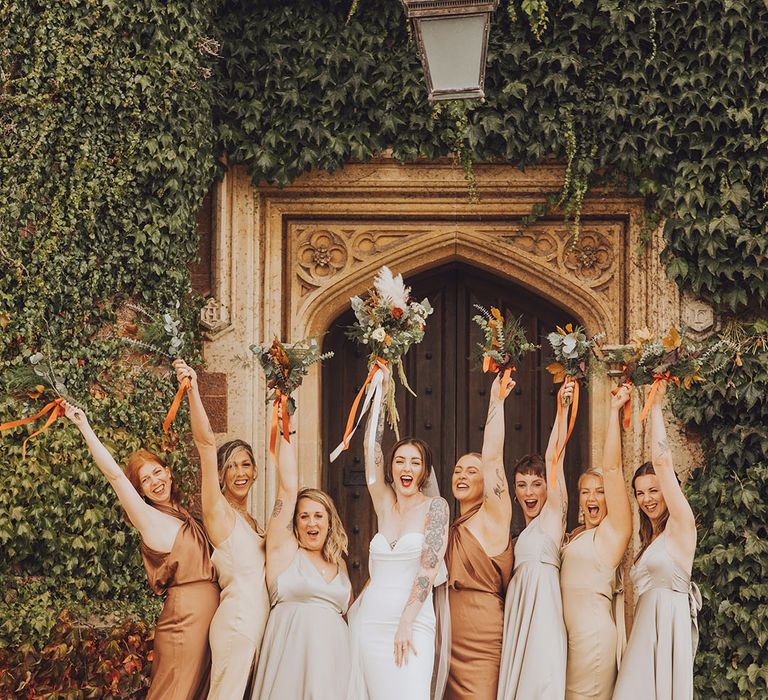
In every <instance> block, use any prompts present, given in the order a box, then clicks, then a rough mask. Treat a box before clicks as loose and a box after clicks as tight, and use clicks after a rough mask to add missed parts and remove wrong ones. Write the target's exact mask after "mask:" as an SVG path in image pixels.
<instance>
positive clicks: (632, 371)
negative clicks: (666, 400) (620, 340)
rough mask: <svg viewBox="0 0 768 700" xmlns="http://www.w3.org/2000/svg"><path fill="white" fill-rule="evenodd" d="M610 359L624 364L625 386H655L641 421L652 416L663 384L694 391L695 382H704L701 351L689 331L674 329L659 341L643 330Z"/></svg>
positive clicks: (646, 330) (608, 359) (611, 355)
mask: <svg viewBox="0 0 768 700" xmlns="http://www.w3.org/2000/svg"><path fill="white" fill-rule="evenodd" d="M606 360H607V361H609V362H620V363H621V364H622V378H623V381H624V383H626V384H634V385H636V386H643V385H646V384H651V385H652V386H651V393H650V394H649V395H648V400H647V401H646V404H645V406H644V407H643V411H642V413H641V414H640V419H641V420H645V418H646V416H647V415H648V411H649V410H650V407H651V405H652V404H653V398H654V396H655V395H656V391H657V390H658V384H659V382H662V381H669V382H672V383H673V384H674V385H675V386H678V387H683V388H684V389H690V388H691V386H693V384H694V382H702V381H704V377H702V376H701V375H700V374H699V372H700V370H701V365H702V360H703V357H702V352H701V348H700V347H698V346H697V345H696V344H694V343H692V342H691V341H690V340H689V339H688V338H687V332H686V329H685V328H683V329H682V331H680V330H678V329H677V328H675V327H674V326H672V327H671V328H670V329H669V330H668V331H667V334H666V335H665V336H663V337H662V338H660V339H658V338H655V337H654V336H653V334H652V333H651V332H650V331H649V330H648V329H647V328H642V329H640V330H639V331H635V332H634V333H633V334H632V336H631V337H630V341H629V345H626V346H624V347H622V348H620V349H619V350H617V351H616V352H614V353H612V354H610V355H608V356H607V357H606Z"/></svg>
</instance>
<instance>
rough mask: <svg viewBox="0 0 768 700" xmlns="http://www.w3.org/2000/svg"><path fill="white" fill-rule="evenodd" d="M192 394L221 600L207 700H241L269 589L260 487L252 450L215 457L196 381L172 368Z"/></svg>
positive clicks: (237, 447) (233, 444)
mask: <svg viewBox="0 0 768 700" xmlns="http://www.w3.org/2000/svg"><path fill="white" fill-rule="evenodd" d="M173 366H174V368H175V369H176V376H177V378H178V380H179V381H181V380H182V379H184V378H186V379H188V380H189V382H190V388H189V391H188V392H187V396H188V397H189V414H190V421H191V424H192V438H193V440H194V442H195V447H197V451H198V453H199V455H200V469H201V472H202V479H201V481H202V483H201V502H202V509H203V522H204V524H205V528H206V531H207V532H208V536H209V538H210V540H211V543H212V544H213V546H214V553H213V556H212V557H211V561H212V562H213V564H214V566H215V567H216V569H217V572H218V577H219V585H220V587H221V597H220V599H219V608H218V610H217V611H216V614H215V615H214V616H213V620H212V621H211V627H210V632H209V639H210V644H211V657H212V661H211V687H210V691H209V693H208V700H231V699H232V698H237V699H239V698H242V697H243V695H244V693H245V689H246V686H247V684H248V679H249V677H250V674H251V670H252V667H253V665H254V663H255V661H256V660H257V658H258V650H259V646H260V645H261V638H262V636H263V634H264V626H265V625H266V622H267V615H268V614H269V599H268V596H267V588H266V584H265V581H264V566H265V551H264V537H263V534H262V531H261V529H260V528H259V526H258V524H257V523H256V521H255V520H254V519H253V518H252V517H251V515H250V514H249V513H248V510H247V503H248V493H249V491H250V490H251V486H253V482H254V481H255V479H256V464H255V460H254V457H253V452H252V450H251V447H250V445H248V444H247V443H246V442H243V441H242V440H232V441H230V442H227V443H225V444H224V445H222V446H221V448H220V449H219V450H218V451H217V449H216V440H215V436H214V434H213V431H212V430H211V425H210V423H209V421H208V416H207V415H206V413H205V408H204V407H203V402H202V400H201V399H200V391H199V389H198V385H197V374H196V373H195V371H194V370H193V369H192V368H191V367H189V366H188V365H187V364H186V363H185V362H184V361H183V360H180V359H179V360H176V361H175V362H174V363H173Z"/></svg>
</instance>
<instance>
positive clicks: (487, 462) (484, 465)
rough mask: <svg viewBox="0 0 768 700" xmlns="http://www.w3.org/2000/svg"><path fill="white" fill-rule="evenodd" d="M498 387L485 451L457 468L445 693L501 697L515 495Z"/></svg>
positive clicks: (481, 699) (454, 698)
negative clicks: (511, 490)
mask: <svg viewBox="0 0 768 700" xmlns="http://www.w3.org/2000/svg"><path fill="white" fill-rule="evenodd" d="M514 387H515V382H510V384H509V386H508V387H507V391H506V393H505V394H504V395H503V396H500V391H501V383H500V381H499V378H498V376H497V377H496V380H495V381H494V382H493V386H492V387H491V391H490V393H491V396H490V400H489V404H488V418H487V420H486V424H485V433H484V438H483V453H482V455H479V454H477V453H470V454H467V455H464V456H463V457H461V458H460V459H459V461H458V462H457V463H456V466H455V467H454V468H453V478H452V482H451V484H452V489H453V496H454V498H455V499H456V500H457V501H458V503H459V508H460V512H461V514H460V516H459V517H458V518H457V519H456V520H455V521H454V522H453V523H452V525H451V528H450V531H449V534H448V549H447V550H446V553H445V559H446V563H447V565H448V586H449V588H448V595H449V600H450V613H451V661H450V671H449V675H448V685H447V688H446V692H445V696H444V697H445V700H495V698H496V691H497V686H498V681H499V664H500V662H501V642H502V636H503V628H504V593H505V591H506V588H507V583H509V579H510V576H511V575H512V560H513V552H512V541H511V537H510V534H509V529H510V525H511V523H512V500H511V499H510V496H509V486H508V484H507V476H506V472H505V471H504V401H505V399H506V398H507V397H508V396H509V394H510V392H511V391H512V389H514Z"/></svg>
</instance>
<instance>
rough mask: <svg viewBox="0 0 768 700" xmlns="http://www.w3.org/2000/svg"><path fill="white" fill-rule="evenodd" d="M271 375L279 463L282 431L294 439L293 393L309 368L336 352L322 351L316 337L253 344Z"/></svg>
mask: <svg viewBox="0 0 768 700" xmlns="http://www.w3.org/2000/svg"><path fill="white" fill-rule="evenodd" d="M251 352H253V353H254V355H256V357H257V358H258V360H259V363H260V364H261V366H262V369H263V370H264V376H265V377H266V379H267V403H268V404H270V403H271V404H272V419H271V421H270V426H271V427H270V434H269V454H270V457H271V458H272V461H273V462H274V463H275V464H277V435H278V432H280V433H282V436H283V438H284V439H285V441H286V442H290V441H291V428H290V420H291V419H290V417H291V416H292V415H293V414H294V413H295V412H296V401H295V399H294V398H293V396H291V394H292V393H293V392H294V391H296V389H298V388H299V387H300V386H301V383H302V381H303V380H304V377H306V376H307V374H308V373H309V368H310V367H311V366H312V365H313V364H315V363H316V362H322V361H323V360H328V359H330V358H331V357H333V353H332V352H324V353H321V352H320V347H319V345H318V342H317V339H316V338H307V339H304V340H300V341H298V342H296V343H282V342H280V341H279V340H278V339H277V338H275V339H274V340H273V341H272V343H271V344H270V345H251Z"/></svg>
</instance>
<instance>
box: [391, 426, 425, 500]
mask: <svg viewBox="0 0 768 700" xmlns="http://www.w3.org/2000/svg"><path fill="white" fill-rule="evenodd" d="M404 445H413V446H414V447H415V448H416V449H417V450H418V451H419V454H420V455H421V464H422V466H423V469H422V470H421V475H420V476H419V480H418V482H417V483H416V488H418V489H419V491H421V489H423V488H424V486H425V485H426V483H427V481H428V480H429V476H430V474H432V448H431V447H430V446H429V445H428V444H427V443H426V442H424V440H420V439H419V438H413V437H406V438H403V439H402V440H398V441H397V442H396V443H395V444H394V446H393V447H392V450H391V451H390V453H389V459H388V460H387V461H386V463H385V464H384V481H385V482H386V483H387V484H389V485H390V486H391V485H392V484H393V483H394V482H395V480H394V478H393V477H392V464H393V463H394V461H395V454H396V453H397V451H398V450H399V449H400V448H401V447H403V446H404Z"/></svg>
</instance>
